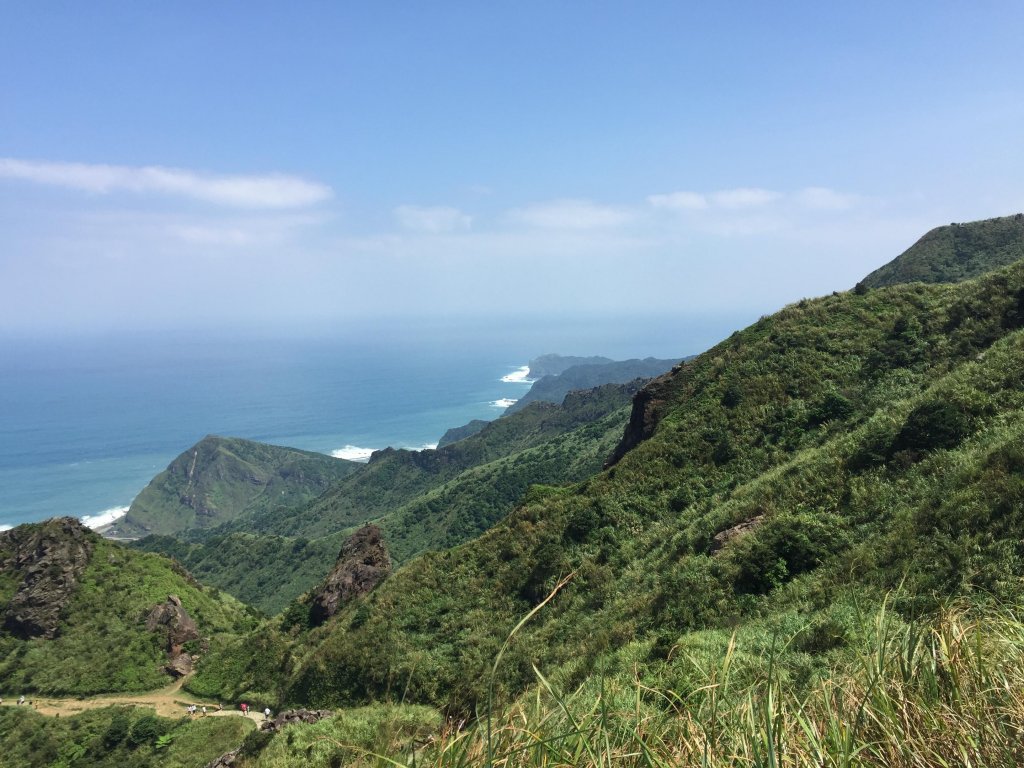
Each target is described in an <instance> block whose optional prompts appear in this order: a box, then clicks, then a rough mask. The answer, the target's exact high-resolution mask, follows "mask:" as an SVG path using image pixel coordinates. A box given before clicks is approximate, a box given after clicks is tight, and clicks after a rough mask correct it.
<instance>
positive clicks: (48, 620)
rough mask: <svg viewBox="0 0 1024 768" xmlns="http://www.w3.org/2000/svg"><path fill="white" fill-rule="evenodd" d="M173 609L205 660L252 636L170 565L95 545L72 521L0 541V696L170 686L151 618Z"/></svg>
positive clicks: (159, 631)
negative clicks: (175, 602)
mask: <svg viewBox="0 0 1024 768" xmlns="http://www.w3.org/2000/svg"><path fill="white" fill-rule="evenodd" d="M169 595H174V596H176V597H177V598H178V599H180V603H181V606H182V608H183V609H184V610H185V611H186V612H187V614H188V616H189V617H191V619H192V620H193V621H194V622H195V625H196V628H197V630H198V631H197V633H196V634H197V635H198V636H197V637H195V638H194V639H190V640H188V641H186V642H185V643H184V650H185V652H186V653H190V654H198V655H200V656H201V655H203V654H205V653H207V652H208V651H209V650H211V649H212V650H215V649H217V648H218V647H220V646H221V645H222V644H223V643H224V642H226V641H227V639H228V638H230V637H234V636H237V635H239V634H240V633H242V632H244V631H247V630H249V629H252V628H253V627H254V626H255V622H254V621H253V619H252V618H251V617H250V616H249V614H248V613H247V612H246V611H245V610H244V607H243V606H242V605H241V604H239V603H238V602H237V601H236V600H234V599H233V598H231V597H228V596H227V595H224V594H220V593H218V592H217V590H211V589H209V588H204V587H203V586H201V585H200V584H198V583H197V582H196V581H195V580H194V579H192V577H191V576H189V574H188V573H186V572H185V571H183V570H182V569H181V568H180V566H177V565H176V564H174V563H173V562H172V561H170V560H168V559H167V558H164V557H161V556H159V555H153V554H146V553H142V552H135V551H132V550H130V549H126V548H125V547H122V546H120V545H118V544H116V543H114V542H111V541H108V540H106V539H103V538H101V537H100V536H98V535H97V534H95V533H93V532H92V531H89V530H88V529H87V528H84V527H83V526H81V524H80V523H78V521H76V520H73V519H72V518H61V519H55V520H49V521H47V522H45V523H39V524H34V525H21V526H18V527H17V528H14V529H12V530H9V531H4V532H2V533H0V612H2V614H3V617H4V624H3V629H2V630H0V691H5V692H7V691H17V692H19V693H32V692H38V693H43V694H91V693H100V692H111V691H142V690H149V689H152V688H157V687H159V686H161V685H164V684H166V683H167V682H169V681H170V678H169V677H168V676H167V674H166V673H165V672H164V671H163V670H162V667H163V666H164V665H165V664H167V663H168V661H169V658H168V654H167V633H166V631H165V629H164V628H162V627H156V628H153V629H147V618H148V617H149V616H150V614H151V613H152V611H153V609H154V608H155V607H157V606H160V605H162V604H164V603H166V602H167V601H168V596H169Z"/></svg>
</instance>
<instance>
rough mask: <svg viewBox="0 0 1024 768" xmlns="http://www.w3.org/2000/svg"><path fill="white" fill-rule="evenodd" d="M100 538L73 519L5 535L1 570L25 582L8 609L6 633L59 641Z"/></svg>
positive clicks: (24, 527) (25, 527)
mask: <svg viewBox="0 0 1024 768" xmlns="http://www.w3.org/2000/svg"><path fill="white" fill-rule="evenodd" d="M96 538H97V537H96V534H94V533H93V532H92V531H90V530H89V529H88V528H86V527H85V526H84V525H82V524H81V523H80V522H79V521H78V520H76V519H75V518H73V517H62V518H58V519H55V520H48V521H46V522H45V523H41V524H39V525H21V526H18V527H17V528H14V529H12V530H10V531H5V532H3V533H0V571H3V572H5V573H13V574H14V575H15V576H16V577H20V579H21V584H20V585H19V586H18V590H17V592H15V594H14V597H13V598H11V601H10V602H9V603H8V604H7V606H6V608H4V611H3V629H4V630H5V631H7V632H10V633H11V634H13V635H15V636H17V637H20V638H23V639H28V638H33V637H46V638H52V637H55V636H56V635H57V631H58V628H59V625H60V618H61V614H62V612H63V610H64V607H65V606H66V605H67V603H68V601H69V600H70V599H71V597H72V595H73V594H74V592H75V590H76V589H77V587H78V584H79V582H80V581H81V579H82V574H83V573H84V571H85V568H86V566H87V565H88V564H89V558H90V557H91V555H92V551H93V549H94V547H95V544H96Z"/></svg>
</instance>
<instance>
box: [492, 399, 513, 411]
mask: <svg viewBox="0 0 1024 768" xmlns="http://www.w3.org/2000/svg"><path fill="white" fill-rule="evenodd" d="M517 402H519V401H518V400H513V399H512V398H511V397H503V398H501V400H492V401H491V405H493V406H494V407H495V408H508V407H509V406H510V405H515V404H516V403H517Z"/></svg>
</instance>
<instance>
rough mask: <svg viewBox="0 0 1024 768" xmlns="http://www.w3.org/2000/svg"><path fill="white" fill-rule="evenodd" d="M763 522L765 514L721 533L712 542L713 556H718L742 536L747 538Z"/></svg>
mask: <svg viewBox="0 0 1024 768" xmlns="http://www.w3.org/2000/svg"><path fill="white" fill-rule="evenodd" d="M763 522H764V514H760V515H754V516H753V517H752V518H750V519H749V520H744V521H743V522H742V523H737V524H736V525H734V526H732V527H731V528H726V529H725V530H724V531H719V532H718V533H716V534H715V537H714V538H713V539H712V540H711V554H712V555H713V556H714V555H717V554H718V553H719V552H720V551H721V550H722V549H723V548H724V547H725V545H726V544H728V543H729V542H730V541H733V540H735V539H738V538H739V537H740V536H745V535H746V534H748V533H750V532H751V531H756V530H757V529H758V528H759V527H760V525H761V523H763Z"/></svg>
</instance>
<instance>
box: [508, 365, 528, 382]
mask: <svg viewBox="0 0 1024 768" xmlns="http://www.w3.org/2000/svg"><path fill="white" fill-rule="evenodd" d="M501 380H502V381H503V382H505V383H506V384H533V382H534V379H531V378H530V366H528V365H524V366H522V367H521V368H517V369H516V370H514V371H512V373H508V374H505V375H504V376H502V377H501Z"/></svg>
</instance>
